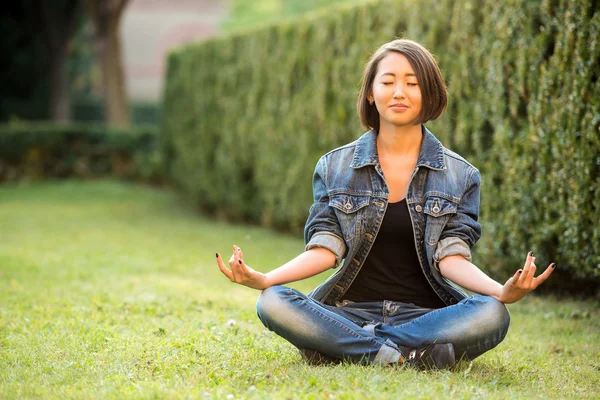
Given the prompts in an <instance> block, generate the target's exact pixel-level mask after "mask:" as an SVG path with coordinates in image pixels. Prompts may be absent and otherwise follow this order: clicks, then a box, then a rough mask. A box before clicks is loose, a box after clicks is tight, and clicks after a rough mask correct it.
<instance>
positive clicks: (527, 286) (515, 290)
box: [499, 252, 556, 303]
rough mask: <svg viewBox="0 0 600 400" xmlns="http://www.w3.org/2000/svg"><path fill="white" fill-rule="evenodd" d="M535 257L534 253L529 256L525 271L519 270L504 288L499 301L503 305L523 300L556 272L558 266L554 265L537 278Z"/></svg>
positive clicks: (524, 267)
mask: <svg viewBox="0 0 600 400" xmlns="http://www.w3.org/2000/svg"><path fill="white" fill-rule="evenodd" d="M534 262H535V257H534V256H533V253H532V252H529V254H527V259H526V260H525V265H524V266H523V270H518V271H517V272H516V273H515V274H514V276H513V277H512V278H510V279H509V280H507V281H506V283H505V284H504V286H503V287H502V291H501V293H500V298H499V300H500V301H501V302H503V303H514V302H516V301H519V300H521V299H522V298H523V297H524V296H525V295H527V294H528V293H529V292H531V291H532V290H534V289H535V288H537V287H538V286H539V285H541V284H542V282H544V281H545V280H546V279H548V277H549V276H550V274H552V272H553V271H554V268H555V267H556V264H554V263H552V264H550V265H549V266H548V268H546V270H545V271H544V272H543V273H542V274H541V275H539V276H538V277H537V278H536V277H535V270H536V266H535V263H534Z"/></svg>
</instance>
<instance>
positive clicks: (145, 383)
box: [0, 181, 600, 399]
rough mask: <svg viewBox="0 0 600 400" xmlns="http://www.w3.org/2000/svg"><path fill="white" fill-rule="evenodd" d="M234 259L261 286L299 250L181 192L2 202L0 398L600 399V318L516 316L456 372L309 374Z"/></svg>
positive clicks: (591, 312)
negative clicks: (198, 205) (222, 263)
mask: <svg viewBox="0 0 600 400" xmlns="http://www.w3.org/2000/svg"><path fill="white" fill-rule="evenodd" d="M233 243H235V244H238V245H239V246H240V247H241V248H242V249H243V251H244V256H245V258H246V259H247V261H248V263H249V264H250V265H252V266H253V267H255V268H257V269H260V270H269V269H272V268H273V267H275V266H278V265H280V264H282V263H284V262H285V261H287V260H288V259H290V258H291V257H293V256H295V255H296V254H298V253H299V252H301V251H302V249H303V243H302V240H301V238H300V237H290V236H286V235H282V234H280V233H276V232H272V231H269V230H264V229H261V228H256V227H248V226H239V225H238V226H235V225H227V224H224V223H219V222H215V221H212V220H210V219H206V218H203V217H201V216H199V215H198V214H196V213H195V212H193V210H192V208H191V207H190V206H189V205H186V204H185V203H184V202H183V201H182V200H181V199H180V197H178V196H177V195H176V194H174V193H173V192H170V191H165V190H157V189H152V188H148V187H145V186H136V185H131V184H124V183H119V182H114V181H94V182H79V181H62V182H53V183H36V184H33V185H15V184H8V185H3V186H0V398H36V397H43V398H57V399H63V398H123V397H127V398H256V399H263V398H292V399H296V398H309V399H311V398H316V399H321V398H327V399H334V398H335V399H348V398H351V399H354V398H356V399H362V398H523V399H529V398H549V397H552V398H575V397H577V398H586V397H587V398H598V397H599V396H600V311H599V307H598V303H597V302H577V301H572V300H565V299H560V300H557V299H549V298H537V297H533V296H530V297H528V298H526V299H525V300H523V301H521V302H520V303H518V304H515V305H511V306H510V307H509V308H510V311H511V315H512V323H511V328H510V330H509V333H508V336H507V338H506V340H505V342H504V343H502V344H501V345H500V346H499V347H498V348H496V349H495V350H493V351H491V352H490V353H488V354H486V355H484V356H482V357H480V358H478V359H477V360H475V361H474V362H472V363H463V364H461V365H459V367H458V368H457V369H456V370H455V371H452V372H448V371H444V372H426V373H423V372H416V371H414V370H410V369H402V368H383V367H376V366H369V367H364V366H356V365H338V366H325V367H312V366H308V365H306V364H305V363H304V362H303V361H302V360H301V359H300V357H299V355H298V354H297V352H296V351H295V349H294V348H293V347H292V346H291V345H289V344H288V343H286V342H285V341H284V340H282V339H280V338H278V337H277V336H275V335H274V334H272V333H270V332H268V331H267V330H266V329H264V328H263V326H262V324H261V323H260V321H259V320H258V318H256V314H255V309H254V304H255V301H256V298H257V295H258V292H257V291H254V290H251V289H246V288H243V287H239V286H236V285H234V284H231V283H229V281H228V280H227V279H225V277H223V276H222V275H220V272H219V271H218V269H217V266H216V264H215V262H214V254H215V252H217V251H218V252H221V253H222V254H223V255H224V257H226V258H228V257H229V251H230V249H231V244H233ZM225 255H227V256H225ZM324 278H325V277H322V276H321V277H315V278H313V279H311V280H310V281H307V282H301V283H298V284H296V285H294V286H295V287H297V288H299V289H300V290H303V291H308V290H310V289H311V288H313V287H314V286H315V285H316V284H317V283H318V282H319V281H321V280H323V279H324Z"/></svg>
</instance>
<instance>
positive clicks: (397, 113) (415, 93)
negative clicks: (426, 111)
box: [368, 51, 421, 127]
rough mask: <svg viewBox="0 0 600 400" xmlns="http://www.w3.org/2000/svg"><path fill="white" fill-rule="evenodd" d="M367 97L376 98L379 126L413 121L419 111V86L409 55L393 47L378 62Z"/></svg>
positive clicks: (407, 123)
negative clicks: (396, 50)
mask: <svg viewBox="0 0 600 400" xmlns="http://www.w3.org/2000/svg"><path fill="white" fill-rule="evenodd" d="M368 100H369V101H375V106H376V107H377V111H378V112H379V121H380V127H382V126H384V125H393V126H395V127H397V126H406V125H414V124H415V122H416V121H417V119H418V117H419V114H420V113H421V89H420V88H419V83H418V82H417V76H416V75H415V71H414V70H413V68H412V67H411V65H410V63H409V62H408V59H407V58H406V57H405V56H404V55H402V54H400V53H396V52H394V51H391V52H390V53H389V54H388V55H387V56H385V57H384V58H383V59H382V60H381V61H380V62H379V65H378V66H377V73H376V74H375V79H374V80H373V86H372V87H371V94H370V96H369V97H368Z"/></svg>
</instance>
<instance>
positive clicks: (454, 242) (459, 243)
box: [433, 237, 471, 271]
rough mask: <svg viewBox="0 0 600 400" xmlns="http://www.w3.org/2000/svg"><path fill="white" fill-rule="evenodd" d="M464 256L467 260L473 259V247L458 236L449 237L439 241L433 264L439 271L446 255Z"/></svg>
mask: <svg viewBox="0 0 600 400" xmlns="http://www.w3.org/2000/svg"><path fill="white" fill-rule="evenodd" d="M448 256H463V257H464V258H465V259H466V260H467V261H469V262H470V261H471V248H470V247H469V245H468V244H467V243H466V242H465V241H464V240H462V239H459V238H457V237H447V238H445V239H442V240H440V241H439V242H438V244H437V248H436V250H435V254H434V255H433V265H434V266H435V268H436V269H437V270H438V271H439V269H440V268H439V263H440V261H441V260H442V259H443V258H444V257H448Z"/></svg>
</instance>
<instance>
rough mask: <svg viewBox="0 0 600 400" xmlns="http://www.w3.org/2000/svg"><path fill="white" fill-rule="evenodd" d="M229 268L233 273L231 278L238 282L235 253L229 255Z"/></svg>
mask: <svg viewBox="0 0 600 400" xmlns="http://www.w3.org/2000/svg"><path fill="white" fill-rule="evenodd" d="M229 268H230V269H231V272H232V273H233V280H234V281H235V282H239V277H240V271H239V267H238V265H237V260H235V254H233V255H232V256H231V258H230V259H229Z"/></svg>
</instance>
